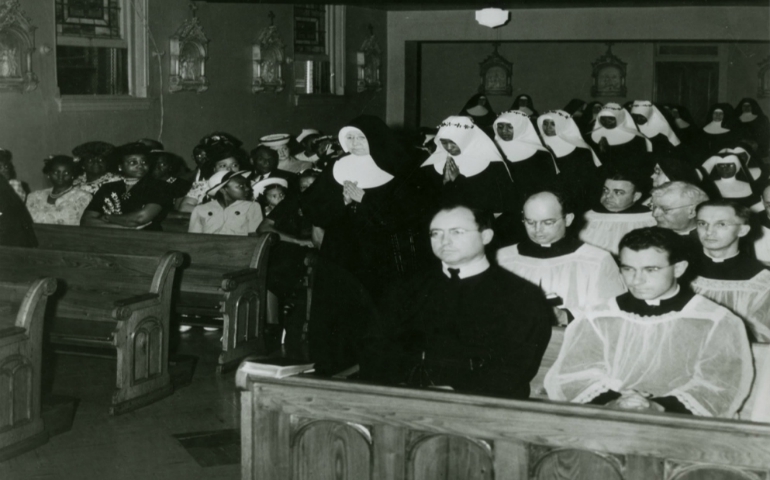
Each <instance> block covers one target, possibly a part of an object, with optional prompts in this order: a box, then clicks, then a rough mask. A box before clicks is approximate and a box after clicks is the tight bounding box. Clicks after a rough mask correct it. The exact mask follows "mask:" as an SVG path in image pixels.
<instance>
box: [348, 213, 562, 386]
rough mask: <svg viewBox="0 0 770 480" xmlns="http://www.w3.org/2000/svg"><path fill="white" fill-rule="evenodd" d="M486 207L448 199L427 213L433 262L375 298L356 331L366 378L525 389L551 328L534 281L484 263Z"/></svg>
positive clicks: (396, 382)
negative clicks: (363, 332) (368, 319)
mask: <svg viewBox="0 0 770 480" xmlns="http://www.w3.org/2000/svg"><path fill="white" fill-rule="evenodd" d="M491 224H492V216H491V215H490V214H486V213H483V212H480V211H476V210H471V209H470V208H468V207H465V206H462V205H450V206H447V207H446V208H444V209H442V210H440V211H439V212H438V213H437V214H436V215H435V216H434V217H433V219H432V220H431V223H430V238H431V246H432V248H433V253H434V254H435V255H436V257H438V258H439V259H440V260H441V263H440V264H436V265H434V266H433V267H432V268H430V269H427V270H425V271H424V272H421V273H420V274H418V275H416V276H415V277H413V278H412V279H410V280H409V281H406V282H404V283H403V284H401V285H399V286H398V287H396V288H395V289H394V290H393V291H391V292H390V295H388V296H387V297H386V298H385V301H384V302H383V303H382V305H381V306H380V309H379V314H378V318H377V319H376V321H375V322H374V323H373V328H372V329H371V331H370V333H369V335H368V336H367V338H365V341H364V354H362V359H361V376H362V378H363V379H365V380H371V381H375V382H381V383H387V384H393V385H407V386H413V387H449V388H451V389H454V390H457V391H461V392H468V393H479V394H486V395H497V396H505V397H511V398H527V397H528V396H529V382H530V381H531V380H532V378H534V376H535V375H536V374H537V370H538V367H539V366H540V361H541V359H542V356H543V353H544V352H545V349H546V346H547V345H548V341H549V339H550V336H551V324H552V323H553V321H554V318H553V312H552V311H551V308H550V307H549V306H548V303H547V302H546V299H545V296H544V295H543V293H542V292H541V291H540V289H539V288H538V287H537V286H535V285H532V284H530V283H529V282H527V281H525V280H523V279H521V278H519V277H517V276H516V275H514V274H512V273H510V272H507V271H505V270H504V269H502V268H500V267H498V266H496V265H491V264H490V262H489V261H488V260H487V257H486V255H485V252H484V247H485V246H486V245H488V244H489V242H491V241H492V237H493V235H494V232H493V231H492V229H491Z"/></svg>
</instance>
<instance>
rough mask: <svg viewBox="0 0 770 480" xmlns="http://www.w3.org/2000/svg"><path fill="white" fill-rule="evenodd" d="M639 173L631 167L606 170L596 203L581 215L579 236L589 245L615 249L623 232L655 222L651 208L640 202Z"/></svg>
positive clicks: (611, 251) (641, 191) (642, 183)
mask: <svg viewBox="0 0 770 480" xmlns="http://www.w3.org/2000/svg"><path fill="white" fill-rule="evenodd" d="M643 185H644V182H643V179H642V177H641V176H640V175H639V174H638V173H636V172H634V171H633V170H632V169H626V170H619V169H613V170H609V171H608V172H607V173H606V174H605V180H604V186H603V187H602V193H601V197H600V199H599V205H597V206H595V207H594V208H593V209H591V210H589V211H587V212H586V213H585V215H584V217H583V218H584V220H585V225H584V226H583V229H582V230H581V231H580V235H579V237H580V239H581V240H582V241H584V242H585V243H587V244H589V245H593V246H595V247H599V248H601V249H604V250H607V251H608V252H610V253H612V254H617V253H618V243H619V242H620V239H621V238H623V235H625V234H626V233H628V232H630V231H631V230H635V229H637V228H642V227H650V226H653V225H655V219H654V218H653V217H652V212H651V211H650V209H649V208H648V207H646V206H645V205H644V204H643V203H642V201H641V200H642V196H643V192H644V191H645V189H644V187H643Z"/></svg>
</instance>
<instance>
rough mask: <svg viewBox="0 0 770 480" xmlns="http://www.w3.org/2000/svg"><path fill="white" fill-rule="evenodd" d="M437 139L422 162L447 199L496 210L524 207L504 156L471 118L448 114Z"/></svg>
mask: <svg viewBox="0 0 770 480" xmlns="http://www.w3.org/2000/svg"><path fill="white" fill-rule="evenodd" d="M528 121H529V120H527V122H528ZM434 143H435V144H436V151H435V152H433V154H432V155H431V156H430V157H428V159H427V160H426V161H425V162H424V163H423V164H422V170H423V171H424V172H426V175H427V176H428V178H429V182H430V183H431V184H433V185H434V186H435V187H436V189H437V190H438V191H439V192H440V196H441V197H442V199H443V201H446V202H457V201H462V202H464V203H467V204H468V205H470V206H471V207H473V208H477V209H480V210H487V211H491V212H494V213H501V212H506V211H513V212H518V211H520V210H519V209H518V208H517V205H519V204H520V200H519V199H518V192H517V190H516V187H515V185H514V180H513V179H512V177H511V173H510V172H509V169H508V167H507V165H506V163H505V161H504V160H503V157H502V156H501V155H500V152H499V151H498V150H497V147H495V144H494V142H493V141H492V139H491V138H489V136H488V135H487V134H486V133H484V132H483V131H482V130H481V129H480V128H479V127H477V126H476V125H474V123H473V121H472V120H471V119H469V118H467V117H449V118H447V119H446V120H444V121H443V122H441V126H440V127H439V130H438V132H437V133H436V137H435V139H434Z"/></svg>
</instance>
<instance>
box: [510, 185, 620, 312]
mask: <svg viewBox="0 0 770 480" xmlns="http://www.w3.org/2000/svg"><path fill="white" fill-rule="evenodd" d="M522 220H523V222H524V225H525V227H526V229H527V235H528V237H529V239H528V240H526V241H524V242H521V243H519V244H517V245H512V246H510V247H506V248H502V249H500V250H499V251H498V252H497V263H498V264H499V265H500V266H501V267H503V268H504V269H506V270H509V271H511V272H513V273H515V274H516V275H518V276H520V277H522V278H524V279H525V280H528V281H529V282H530V283H532V284H534V285H538V286H539V287H540V288H541V289H542V290H543V292H544V293H545V294H546V297H547V298H548V299H549V303H552V304H553V305H554V312H555V313H556V317H557V320H558V322H559V324H560V325H566V324H567V322H568V320H571V319H573V318H580V317H581V316H582V314H583V312H585V310H586V309H587V308H588V307H590V306H592V305H596V304H600V303H604V302H605V301H607V300H609V299H610V298H614V297H615V296H617V295H620V294H621V293H623V292H625V291H626V289H625V287H624V286H623V280H622V279H621V278H620V272H619V271H618V267H617V265H616V264H615V260H614V259H613V258H612V255H610V254H609V253H608V252H606V251H604V250H601V249H599V248H596V247H594V246H591V245H586V244H584V243H583V242H581V241H580V240H578V239H577V238H574V237H573V236H572V235H570V234H569V233H568V231H567V229H568V227H569V226H570V225H571V224H572V222H573V221H574V220H575V214H574V213H573V212H572V209H571V208H570V207H569V205H568V204H567V203H566V202H565V197H564V194H563V193H560V192H558V191H548V190H545V191H542V192H539V193H535V194H534V195H532V196H530V197H529V198H528V199H527V201H526V202H525V203H524V211H523V219H522Z"/></svg>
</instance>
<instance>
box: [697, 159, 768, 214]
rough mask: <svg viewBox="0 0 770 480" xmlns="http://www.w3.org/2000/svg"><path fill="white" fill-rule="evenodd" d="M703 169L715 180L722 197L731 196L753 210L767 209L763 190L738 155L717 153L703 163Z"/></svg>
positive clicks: (730, 197)
mask: <svg viewBox="0 0 770 480" xmlns="http://www.w3.org/2000/svg"><path fill="white" fill-rule="evenodd" d="M703 169H704V170H706V172H707V173H708V174H709V176H710V177H711V178H712V179H713V180H714V185H716V186H717V188H718V189H719V193H720V194H721V195H722V198H729V199H731V200H735V201H737V202H740V203H741V204H742V205H745V206H746V207H748V208H750V209H751V211H752V212H761V211H763V210H764V209H765V207H764V205H763V204H762V197H761V194H762V191H761V187H759V186H758V185H757V184H756V182H754V180H753V179H752V178H751V176H750V175H749V174H747V173H746V171H745V170H744V169H743V164H742V163H741V161H740V159H739V158H738V156H737V155H735V154H732V153H727V154H722V155H715V156H713V157H711V158H709V159H708V160H706V161H705V162H704V163H703Z"/></svg>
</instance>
